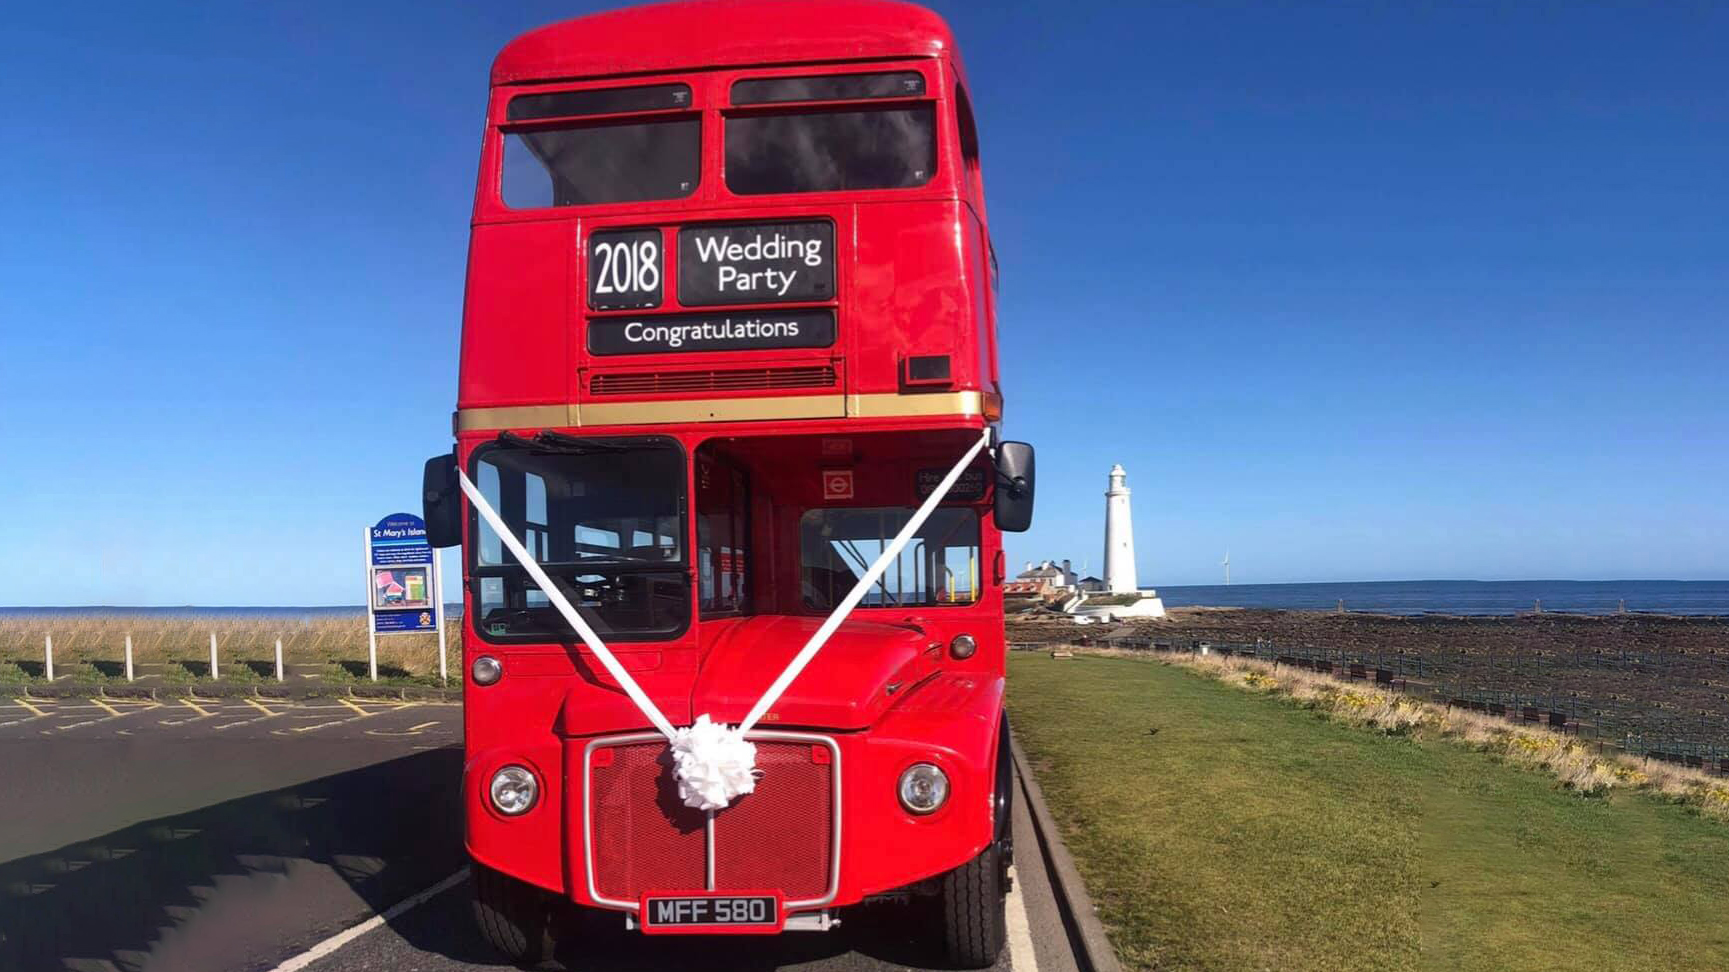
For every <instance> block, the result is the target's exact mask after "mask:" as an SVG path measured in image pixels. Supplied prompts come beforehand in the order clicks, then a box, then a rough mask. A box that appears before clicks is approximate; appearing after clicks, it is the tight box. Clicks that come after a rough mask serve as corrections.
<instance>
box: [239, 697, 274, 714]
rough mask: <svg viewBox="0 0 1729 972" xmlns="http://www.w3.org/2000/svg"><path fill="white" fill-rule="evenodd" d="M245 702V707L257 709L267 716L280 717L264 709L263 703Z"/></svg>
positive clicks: (252, 700) (255, 701) (254, 700)
mask: <svg viewBox="0 0 1729 972" xmlns="http://www.w3.org/2000/svg"><path fill="white" fill-rule="evenodd" d="M245 701H246V704H247V705H250V706H252V707H253V708H254V709H257V710H258V711H260V712H262V713H264V714H265V715H267V716H273V715H280V713H277V712H272V711H270V710H269V709H267V708H265V707H264V703H262V702H260V701H258V700H257V699H247V700H245Z"/></svg>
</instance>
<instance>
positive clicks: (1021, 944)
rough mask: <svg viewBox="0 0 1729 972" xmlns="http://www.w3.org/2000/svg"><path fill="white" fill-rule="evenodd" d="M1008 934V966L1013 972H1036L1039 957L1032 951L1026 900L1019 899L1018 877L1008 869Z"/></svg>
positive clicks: (1011, 869) (1031, 927) (1030, 925)
mask: <svg viewBox="0 0 1729 972" xmlns="http://www.w3.org/2000/svg"><path fill="white" fill-rule="evenodd" d="M1009 881H1010V884H1009V900H1008V909H1007V910H1008V924H1009V927H1008V933H1009V966H1010V967H1011V968H1013V969H1014V970H1015V972H1038V967H1039V957H1038V955H1037V954H1035V953H1034V951H1033V926H1032V923H1031V922H1030V921H1028V920H1027V899H1026V898H1023V897H1021V882H1020V875H1018V874H1016V873H1015V869H1014V866H1013V865H1010V867H1009Z"/></svg>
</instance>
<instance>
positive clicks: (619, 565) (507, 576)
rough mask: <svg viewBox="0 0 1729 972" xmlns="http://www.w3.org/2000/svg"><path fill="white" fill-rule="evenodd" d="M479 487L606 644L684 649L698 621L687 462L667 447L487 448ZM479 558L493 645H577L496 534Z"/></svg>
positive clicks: (594, 443) (485, 534)
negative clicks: (689, 564) (688, 536)
mask: <svg viewBox="0 0 1729 972" xmlns="http://www.w3.org/2000/svg"><path fill="white" fill-rule="evenodd" d="M474 473H475V485H476V486H478V487H479V488H480V491H481V493H482V495H484V496H485V497H486V500H487V502H488V503H490V504H491V505H492V507H493V509H494V510H496V511H497V512H498V514H499V516H500V517H501V518H502V519H503V520H504V522H505V523H506V524H508V525H509V526H510V529H511V533H512V534H513V535H514V536H515V537H516V538H517V539H518V540H519V541H521V543H522V545H523V546H524V547H526V548H527V550H528V552H529V553H530V554H531V555H532V556H533V557H534V558H535V560H537V561H538V562H539V563H540V564H541V565H542V566H543V567H544V568H545V569H546V572H547V574H548V575H549V576H550V577H551V578H552V579H553V581H554V582H555V583H557V584H558V585H559V587H560V588H561V591H562V593H563V594H564V595H565V597H566V598H567V599H569V600H570V602H571V603H572V604H573V605H574V606H575V607H576V609H577V610H578V611H579V612H580V613H581V614H582V617H583V620H585V621H587V622H588V623H589V625H590V626H592V627H593V628H594V630H595V632H596V633H597V634H599V635H600V636H601V637H602V638H603V639H605V640H609V641H610V640H618V641H632V640H635V641H644V640H657V639H664V638H671V637H676V636H677V635H678V634H680V633H682V632H683V631H684V629H685V628H686V627H687V626H688V624H689V621H690V581H689V576H688V571H687V569H686V567H685V564H686V554H685V549H684V547H685V544H684V539H683V538H684V454H683V452H682V451H681V450H680V449H679V447H678V445H677V444H676V443H674V442H672V441H671V440H668V439H657V438H647V439H563V438H561V439H559V440H557V441H556V442H548V443H541V442H521V443H514V444H503V443H501V444H500V445H497V446H488V447H486V448H484V449H483V450H481V451H480V452H479V453H477V456H476V459H475V464H474ZM473 524H474V529H475V534H474V536H475V538H476V541H477V542H475V543H474V544H472V545H471V546H470V549H471V551H472V557H473V560H472V563H471V565H470V572H471V575H472V577H473V579H474V587H475V590H474V608H475V611H476V615H477V616H476V620H475V628H476V630H478V631H479V632H480V635H481V637H482V638H485V639H487V640H489V641H524V640H528V641H533V640H541V641H546V640H555V641H572V640H575V638H576V633H575V631H573V630H572V629H571V627H570V625H569V624H567V623H566V622H565V620H564V618H563V617H561V616H560V615H559V613H558V611H557V610H556V609H555V608H553V606H552V604H551V601H550V600H549V599H548V598H547V596H546V594H545V592H543V591H541V590H540V588H539V587H538V586H536V585H535V583H534V581H533V580H531V579H530V578H529V577H528V573H527V571H525V570H524V569H523V568H522V567H521V566H520V565H519V564H518V563H517V562H516V559H515V558H514V557H512V556H511V554H510V552H509V551H508V550H506V549H505V548H504V544H503V542H502V541H501V540H500V539H499V537H498V535H497V534H495V533H494V532H493V531H492V529H491V528H490V527H488V526H487V525H486V523H485V522H484V521H482V520H480V519H479V518H478V517H476V518H475V520H474V521H473Z"/></svg>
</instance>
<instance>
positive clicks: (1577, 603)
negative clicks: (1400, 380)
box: [1158, 580, 1729, 615]
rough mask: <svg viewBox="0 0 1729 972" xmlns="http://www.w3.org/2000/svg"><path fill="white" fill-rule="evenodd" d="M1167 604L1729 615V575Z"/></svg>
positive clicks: (1231, 589) (1381, 586)
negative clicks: (1725, 578)
mask: <svg viewBox="0 0 1729 972" xmlns="http://www.w3.org/2000/svg"><path fill="white" fill-rule="evenodd" d="M1158 592H1159V597H1161V598H1163V599H1164V602H1165V606H1166V607H1239V608H1279V609H1285V610H1295V611H1333V610H1337V609H1338V607H1339V605H1340V604H1341V603H1343V604H1344V606H1345V610H1347V611H1363V612H1368V613H1373V614H1411V615H1415V614H1452V615H1513V614H1523V613H1526V612H1529V611H1533V610H1536V609H1537V608H1538V607H1539V605H1540V606H1541V608H1542V610H1544V611H1549V612H1555V613H1559V614H1615V613H1617V612H1620V611H1622V610H1625V611H1627V612H1628V613H1630V614H1631V613H1638V614H1685V615H1729V581H1648V580H1638V581H1632V580H1628V581H1553V580H1548V581H1461V580H1430V581H1362V582H1349V583H1325V584H1232V585H1230V586H1225V585H1222V584H1221V585H1201V586H1181V587H1160V588H1158Z"/></svg>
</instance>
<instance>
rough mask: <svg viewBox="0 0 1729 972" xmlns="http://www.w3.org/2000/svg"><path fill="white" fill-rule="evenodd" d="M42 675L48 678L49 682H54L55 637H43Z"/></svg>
mask: <svg viewBox="0 0 1729 972" xmlns="http://www.w3.org/2000/svg"><path fill="white" fill-rule="evenodd" d="M42 658H43V661H42V674H44V675H46V676H48V681H50V682H52V681H54V636H53V635H43V636H42Z"/></svg>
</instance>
